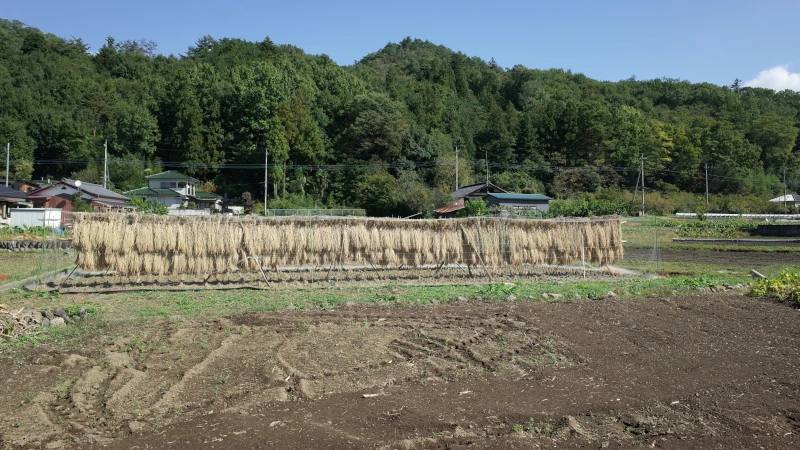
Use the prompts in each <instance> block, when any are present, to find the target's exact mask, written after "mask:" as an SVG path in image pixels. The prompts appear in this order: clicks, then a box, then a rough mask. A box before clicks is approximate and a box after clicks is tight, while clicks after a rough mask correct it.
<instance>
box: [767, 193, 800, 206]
mask: <svg viewBox="0 0 800 450" xmlns="http://www.w3.org/2000/svg"><path fill="white" fill-rule="evenodd" d="M784 201H785V202H786V206H793V207H795V208H797V207H798V206H800V195H797V194H786V195H781V196H780V197H775V198H773V199H771V200H770V202H771V203H781V204H783V202H784Z"/></svg>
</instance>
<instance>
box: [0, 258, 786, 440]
mask: <svg viewBox="0 0 800 450" xmlns="http://www.w3.org/2000/svg"><path fill="white" fill-rule="evenodd" d="M795 255H796V254H795V253H783V252H775V251H770V252H763V251H742V252H734V251H724V252H722V251H720V252H712V251H696V250H689V251H686V250H680V249H672V248H666V249H659V251H658V254H657V258H658V260H659V266H658V267H659V272H660V273H661V274H669V275H672V276H670V277H658V276H656V277H653V276H651V277H642V278H631V277H629V276H625V277H616V278H615V277H613V276H610V275H603V276H593V277H590V278H589V279H588V280H583V279H582V278H581V276H580V274H579V273H575V274H565V273H553V274H550V275H547V276H543V277H541V278H540V280H541V281H539V282H537V281H536V280H537V279H539V278H533V279H529V280H513V283H510V284H504V283H503V282H502V281H498V280H495V281H494V282H490V281H488V280H482V279H478V280H477V281H475V282H453V283H451V284H447V283H445V284H442V285H419V282H416V281H415V280H412V279H409V280H395V281H384V282H369V283H355V282H354V283H349V284H343V285H336V286H326V287H319V286H315V285H311V286H308V287H305V288H302V289H298V288H297V287H296V286H294V285H291V284H289V283H285V284H281V283H278V284H276V286H275V287H274V288H272V289H269V290H241V289H238V290H227V291H200V292H180V291H179V292H166V291H160V292H159V291H156V292H118V293H99V292H89V293H79V294H78V293H75V294H56V293H35V292H34V293H26V292H22V291H19V290H15V291H12V292H9V293H4V294H0V303H4V304H6V305H8V307H9V309H18V308H21V307H23V306H24V307H27V308H40V309H44V308H50V309H52V308H55V307H58V306H62V307H68V306H69V307H77V306H79V305H86V306H89V307H90V308H91V310H92V312H93V317H92V318H90V319H88V320H86V321H83V322H79V323H78V324H74V325H70V326H66V327H62V328H58V329H53V328H51V329H49V330H48V331H47V332H45V333H42V334H40V335H38V336H34V337H31V338H28V339H26V340H23V341H20V342H16V343H0V389H2V391H3V392H4V394H3V395H2V396H0V448H110V449H117V448H119V449H129V448H153V449H155V448H298V449H299V448H386V449H394V448H415V449H427V448H453V449H456V448H475V449H482V448H483V449H489V448H492V449H494V448H501V449H502V448H674V449H683V448H701V449H702V448H726V449H727V448H743V449H744V448H747V449H749V448H759V447H763V448H777V449H781V448H786V449H789V448H797V447H798V446H800V406H798V405H800V386H798V384H797V383H796V381H795V380H797V379H798V376H800V363H798V359H797V354H796V353H797V352H796V348H797V347H798V345H800V332H798V330H800V312H798V310H797V309H796V308H793V307H791V306H790V305H787V304H785V303H780V302H776V301H771V300H764V299H758V298H752V297H747V296H745V295H744V293H743V292H744V290H743V289H728V288H724V287H723V286H734V285H741V284H742V283H746V282H747V281H748V279H749V270H748V269H750V268H755V269H757V270H760V271H762V272H764V273H766V274H768V275H769V274H772V273H776V272H777V271H779V270H780V269H781V268H783V267H788V266H790V265H797V264H800V260H797V261H796V260H795V259H796V258H795ZM619 266H621V267H629V268H632V269H635V270H642V271H644V272H649V273H650V274H651V275H652V274H653V272H655V267H656V266H655V264H654V261H653V252H652V250H651V249H648V248H646V247H645V246H642V247H635V246H634V247H631V248H627V249H626V257H625V259H624V260H622V261H619ZM709 287H716V288H717V289H719V290H721V291H720V292H717V293H712V292H710V291H709V290H708V288H709ZM720 288H721V289H720Z"/></svg>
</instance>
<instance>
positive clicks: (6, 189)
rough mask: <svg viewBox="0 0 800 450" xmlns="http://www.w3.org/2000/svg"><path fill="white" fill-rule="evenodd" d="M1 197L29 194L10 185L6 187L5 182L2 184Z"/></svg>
mask: <svg viewBox="0 0 800 450" xmlns="http://www.w3.org/2000/svg"><path fill="white" fill-rule="evenodd" d="M0 197H11V198H27V197H28V194H26V193H24V192H22V191H18V190H16V189H11V188H10V187H6V185H4V184H0Z"/></svg>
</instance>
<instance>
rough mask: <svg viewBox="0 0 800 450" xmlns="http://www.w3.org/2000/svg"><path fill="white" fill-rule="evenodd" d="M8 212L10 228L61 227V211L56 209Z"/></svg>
mask: <svg viewBox="0 0 800 450" xmlns="http://www.w3.org/2000/svg"><path fill="white" fill-rule="evenodd" d="M10 212H11V214H10V215H11V223H10V224H11V226H12V227H41V226H45V227H48V228H60V227H61V210H60V209H58V208H14V209H12V210H11V211H10Z"/></svg>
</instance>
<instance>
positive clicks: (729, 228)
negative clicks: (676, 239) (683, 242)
mask: <svg viewBox="0 0 800 450" xmlns="http://www.w3.org/2000/svg"><path fill="white" fill-rule="evenodd" d="M756 226H757V225H756V224H755V223H753V222H748V221H745V220H710V221H705V220H693V221H690V222H683V223H681V224H680V225H679V226H678V236H681V237H709V238H715V237H733V236H736V234H737V233H743V232H750V231H754V230H755V229H756Z"/></svg>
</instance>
